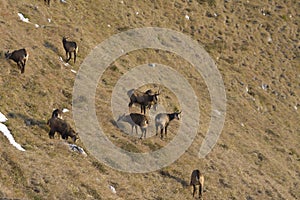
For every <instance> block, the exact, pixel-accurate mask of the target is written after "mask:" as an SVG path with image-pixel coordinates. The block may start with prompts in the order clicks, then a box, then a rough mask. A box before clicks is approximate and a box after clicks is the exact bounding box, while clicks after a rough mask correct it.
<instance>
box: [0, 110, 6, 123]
mask: <svg viewBox="0 0 300 200" xmlns="http://www.w3.org/2000/svg"><path fill="white" fill-rule="evenodd" d="M6 121H7V118H6V117H5V115H3V114H2V112H0V122H6Z"/></svg>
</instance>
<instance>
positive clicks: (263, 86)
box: [261, 83, 269, 90]
mask: <svg viewBox="0 0 300 200" xmlns="http://www.w3.org/2000/svg"><path fill="white" fill-rule="evenodd" d="M261 88H262V89H263V90H267V89H268V88H269V85H268V84H265V83H263V84H262V85H261Z"/></svg>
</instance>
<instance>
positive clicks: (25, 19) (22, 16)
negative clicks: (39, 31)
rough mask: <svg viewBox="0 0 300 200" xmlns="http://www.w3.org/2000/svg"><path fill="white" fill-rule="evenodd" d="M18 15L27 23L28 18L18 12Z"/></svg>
mask: <svg viewBox="0 0 300 200" xmlns="http://www.w3.org/2000/svg"><path fill="white" fill-rule="evenodd" d="M18 16H19V18H20V20H21V21H23V22H26V23H29V19H28V18H26V17H24V15H23V14H22V13H18Z"/></svg>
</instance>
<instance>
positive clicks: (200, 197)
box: [199, 183, 203, 199]
mask: <svg viewBox="0 0 300 200" xmlns="http://www.w3.org/2000/svg"><path fill="white" fill-rule="evenodd" d="M202 192H203V186H202V184H201V183H200V185H199V199H202Z"/></svg>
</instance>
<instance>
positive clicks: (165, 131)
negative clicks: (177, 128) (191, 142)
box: [165, 124, 169, 137]
mask: <svg viewBox="0 0 300 200" xmlns="http://www.w3.org/2000/svg"><path fill="white" fill-rule="evenodd" d="M168 126H169V124H167V125H166V127H165V137H167V132H168V131H167V129H168Z"/></svg>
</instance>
